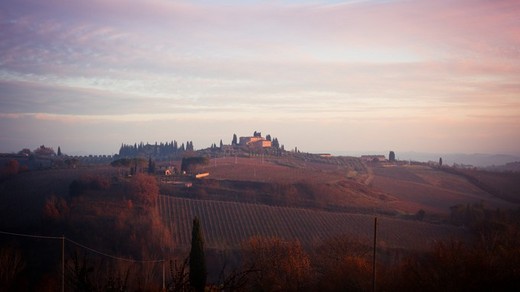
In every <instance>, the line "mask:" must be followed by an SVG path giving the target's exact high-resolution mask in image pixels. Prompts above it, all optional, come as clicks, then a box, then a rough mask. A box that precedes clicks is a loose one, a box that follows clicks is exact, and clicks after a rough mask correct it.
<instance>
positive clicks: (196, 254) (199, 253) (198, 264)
mask: <svg viewBox="0 0 520 292" xmlns="http://www.w3.org/2000/svg"><path fill="white" fill-rule="evenodd" d="M206 276H207V272H206V259H205V258H204V238H203V236H202V230H201V227H200V222H199V218H197V217H195V218H194V219H193V229H192V230H191V250H190V285H191V287H192V288H193V289H194V290H195V291H204V287H206Z"/></svg>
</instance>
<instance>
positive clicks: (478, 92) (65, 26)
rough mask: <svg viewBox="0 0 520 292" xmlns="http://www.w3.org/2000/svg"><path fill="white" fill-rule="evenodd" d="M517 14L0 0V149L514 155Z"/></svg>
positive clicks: (448, 3) (374, 6) (469, 5)
mask: <svg viewBox="0 0 520 292" xmlns="http://www.w3.org/2000/svg"><path fill="white" fill-rule="evenodd" d="M519 15H520V2H519V1H507V0H504V1H502V0H496V1H495V0H493V1H491V0H471V1H470V0H459V1H452V0H423V1H401V0H386V1H375V0H355V1H205V0H202V1H200V0H199V1H171V0H170V1H168V0H127V1H126V0H111V1H109V0H105V1H101V0H90V1H66V0H46V1H41V0H28V1H25V0H2V1H1V2H0V152H7V153H10V152H17V151H19V150H21V149H22V148H29V149H35V148H37V147H38V146H39V145H42V144H43V145H46V146H49V147H53V148H54V149H57V147H58V146H60V148H61V150H62V152H63V153H66V154H114V153H117V151H118V150H119V147H120V145H121V143H127V144H133V143H134V142H137V143H139V142H141V141H143V142H145V143H146V142H149V143H155V142H156V141H157V142H167V141H172V140H177V141H179V142H184V141H187V140H190V141H193V143H194V147H195V148H196V149H200V148H206V147H209V146H210V145H211V144H212V143H217V144H218V143H219V141H220V139H222V140H223V142H224V144H229V143H230V142H231V139H232V136H233V134H237V135H238V136H249V135H252V133H253V132H254V131H259V132H262V133H263V134H264V136H265V135H266V134H270V135H271V136H273V137H277V138H278V140H279V141H280V143H281V144H283V145H284V146H285V149H292V148H294V147H298V149H300V150H301V151H308V152H330V153H338V152H348V151H367V152H369V151H389V150H394V151H396V152H398V151H419V152H437V153H454V152H456V153H505V154H516V155H519V154H520V17H519Z"/></svg>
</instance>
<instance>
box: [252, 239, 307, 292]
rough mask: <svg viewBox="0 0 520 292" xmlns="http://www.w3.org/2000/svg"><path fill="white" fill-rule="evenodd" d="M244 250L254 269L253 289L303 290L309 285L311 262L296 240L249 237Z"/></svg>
mask: <svg viewBox="0 0 520 292" xmlns="http://www.w3.org/2000/svg"><path fill="white" fill-rule="evenodd" d="M244 251H245V256H246V261H248V264H249V266H252V267H253V270H254V271H255V273H253V276H252V278H253V279H252V285H253V286H254V287H253V289H254V290H261V291H304V290H307V289H308V288H309V287H310V282H311V279H312V268H311V262H310V259H309V256H308V254H307V253H306V252H305V251H304V249H303V248H302V246H301V244H300V243H299V242H298V241H285V240H282V239H280V238H276V237H273V238H264V237H252V238H251V239H249V240H248V241H247V242H246V244H245V246H244Z"/></svg>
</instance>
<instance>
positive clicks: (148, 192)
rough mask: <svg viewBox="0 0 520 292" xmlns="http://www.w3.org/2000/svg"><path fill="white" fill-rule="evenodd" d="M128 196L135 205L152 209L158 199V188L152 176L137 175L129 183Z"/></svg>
mask: <svg viewBox="0 0 520 292" xmlns="http://www.w3.org/2000/svg"><path fill="white" fill-rule="evenodd" d="M129 195H130V197H131V199H132V201H134V202H135V203H139V204H143V205H144V206H146V207H154V206H155V204H156V202H157V198H158V197H159V186H158V185H157V179H156V178H155V177H154V176H151V175H147V174H144V173H139V174H137V175H135V176H133V177H132V179H131V181H130V190H129Z"/></svg>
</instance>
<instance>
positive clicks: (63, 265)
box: [61, 235, 65, 292]
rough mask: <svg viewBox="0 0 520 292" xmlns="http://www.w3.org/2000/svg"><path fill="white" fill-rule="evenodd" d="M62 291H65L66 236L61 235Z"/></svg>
mask: <svg viewBox="0 0 520 292" xmlns="http://www.w3.org/2000/svg"><path fill="white" fill-rule="evenodd" d="M61 292H65V236H63V235H62V236H61Z"/></svg>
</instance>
